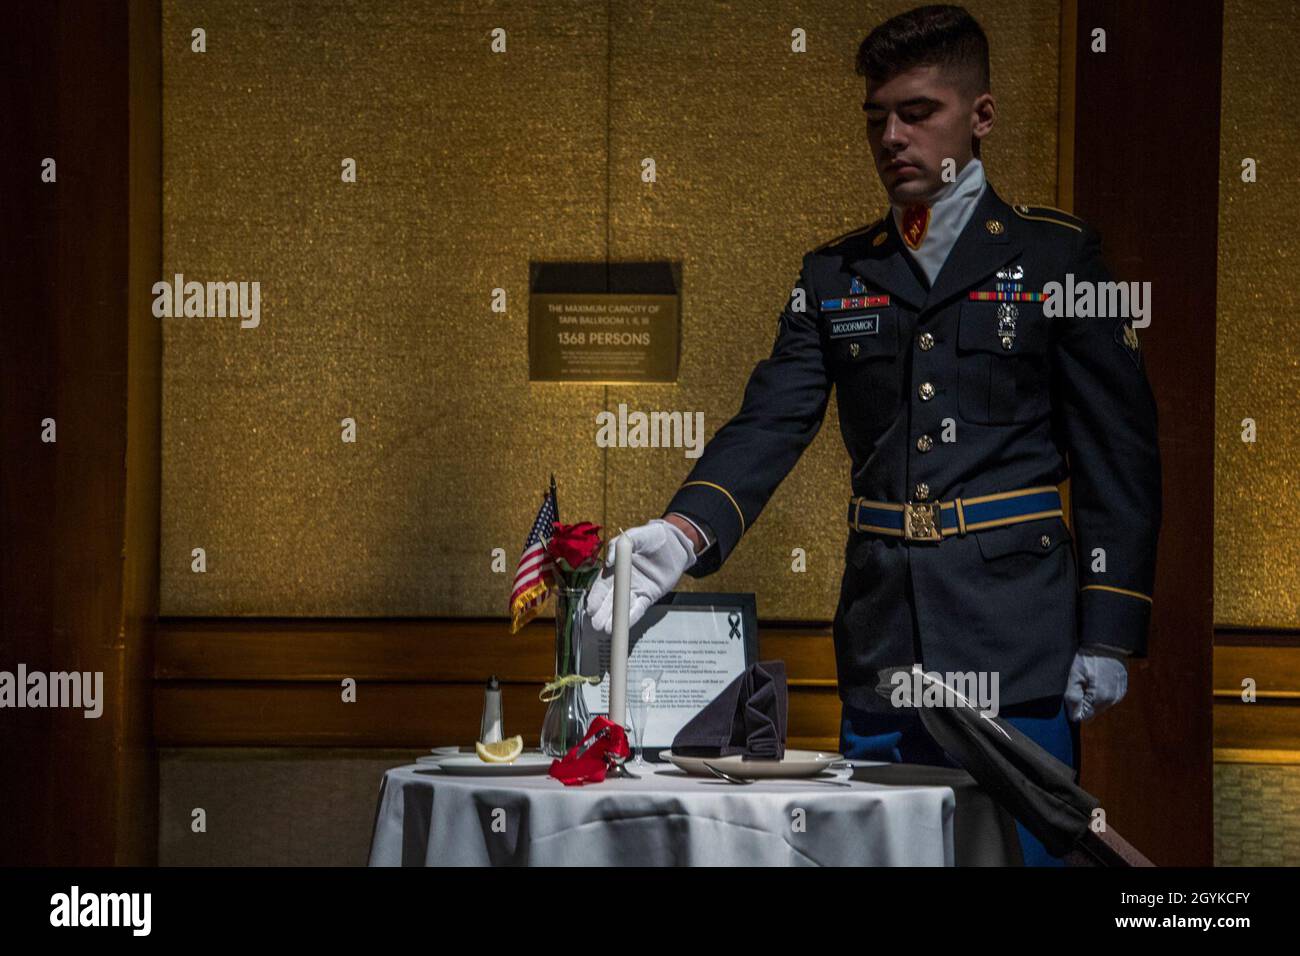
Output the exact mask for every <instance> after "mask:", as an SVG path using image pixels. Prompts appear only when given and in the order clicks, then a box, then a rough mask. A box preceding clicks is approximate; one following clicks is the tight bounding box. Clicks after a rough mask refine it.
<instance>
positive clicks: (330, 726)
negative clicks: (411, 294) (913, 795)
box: [154, 618, 1300, 764]
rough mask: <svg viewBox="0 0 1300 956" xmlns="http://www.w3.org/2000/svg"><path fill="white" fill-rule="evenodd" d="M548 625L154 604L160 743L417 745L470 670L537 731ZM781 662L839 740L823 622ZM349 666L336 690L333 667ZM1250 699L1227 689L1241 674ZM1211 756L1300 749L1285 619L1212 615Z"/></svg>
mask: <svg viewBox="0 0 1300 956" xmlns="http://www.w3.org/2000/svg"><path fill="white" fill-rule="evenodd" d="M552 635H553V632H552V626H551V622H550V620H549V619H543V620H539V621H534V622H533V623H532V624H530V625H529V626H528V627H526V628H524V629H523V631H521V632H520V633H519V634H517V635H511V634H509V633H508V632H507V629H506V626H505V624H504V623H503V622H502V621H499V620H492V619H456V620H392V619H376V620H369V619H348V620H314V619H301V618H293V619H283V618H256V619H254V618H163V619H162V620H160V621H159V627H158V643H157V646H156V648H155V655H154V656H155V662H154V663H155V668H154V676H155V681H156V682H155V689H154V724H155V733H156V735H157V742H158V744H159V745H160V746H164V747H167V746H259V747H266V746H319V747H380V748H383V747H424V746H432V745H433V743H435V742H443V743H463V744H468V743H471V742H472V741H473V740H474V738H475V736H476V735H477V733H478V719H479V709H480V707H481V706H482V692H483V682H484V681H485V680H486V678H487V676H488V675H489V674H493V673H495V674H496V675H497V676H498V677H499V678H500V679H501V681H502V684H503V693H504V707H505V713H506V721H507V730H508V732H511V733H514V732H518V733H520V734H522V735H523V737H524V740H525V742H526V743H528V744H529V745H535V744H536V743H537V729H538V728H539V727H540V725H541V720H542V713H543V711H544V709H545V705H544V704H543V703H542V702H541V701H540V700H539V699H538V697H537V691H538V689H539V688H540V687H541V686H542V684H543V683H544V682H545V680H546V679H547V677H548V676H549V674H550V670H551V667H550V665H551V662H552V653H553V651H552V641H553V636H552ZM761 656H762V657H763V658H778V659H781V660H784V661H785V662H786V667H787V668H788V673H789V679H790V691H791V692H790V739H791V745H792V746H797V747H818V748H834V747H836V746H838V726H839V698H838V694H837V692H836V684H835V652H834V648H833V645H832V641H831V632H830V625H829V624H793V623H779V624H774V625H769V626H766V627H763V628H762V629H761ZM348 677H351V678H353V679H354V680H356V682H357V699H356V703H354V704H345V703H343V699H342V681H343V680H344V679H345V678H348ZM1246 678H1251V679H1253V680H1254V682H1255V687H1256V695H1257V700H1256V702H1255V703H1245V702H1244V701H1243V700H1242V681H1243V680H1244V679H1246ZM1214 759H1215V762H1216V763H1296V764H1300V632H1263V631H1257V630H1246V629H1227V628H1221V629H1219V630H1218V631H1216V632H1215V648H1214Z"/></svg>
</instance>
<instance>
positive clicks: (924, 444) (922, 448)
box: [916, 435, 934, 452]
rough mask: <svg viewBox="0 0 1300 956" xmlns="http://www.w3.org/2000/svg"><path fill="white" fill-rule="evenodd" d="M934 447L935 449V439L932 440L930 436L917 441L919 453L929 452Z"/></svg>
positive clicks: (923, 436) (924, 436)
mask: <svg viewBox="0 0 1300 956" xmlns="http://www.w3.org/2000/svg"><path fill="white" fill-rule="evenodd" d="M933 447H934V439H933V438H931V437H930V436H929V435H922V436H921V437H920V438H918V439H917V440H916V450H917V451H919V452H927V451H929V450H930V449H931V448H933Z"/></svg>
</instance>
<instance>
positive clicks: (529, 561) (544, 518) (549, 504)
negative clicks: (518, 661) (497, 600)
mask: <svg viewBox="0 0 1300 956" xmlns="http://www.w3.org/2000/svg"><path fill="white" fill-rule="evenodd" d="M559 520H560V505H559V502H558V501H557V500H556V497H555V476H554V475H552V476H551V490H550V491H548V492H546V493H545V494H543V495H542V507H541V510H539V511H538V512H537V520H535V521H534V522H533V526H532V528H531V529H530V530H529V532H528V538H527V539H526V540H525V541H524V553H523V554H522V555H520V557H519V567H518V568H516V569H515V584H514V588H513V590H511V592H510V620H511V624H510V633H511V634H514V633H515V632H517V631H518V630H519V629H520V628H521V627H523V626H524V625H525V624H527V623H528V622H529V621H531V620H532V619H533V618H534V617H536V616H537V612H538V611H539V610H541V607H542V604H543V602H545V601H546V595H547V593H548V592H549V590H550V588H551V584H552V582H553V581H554V572H555V568H554V565H553V564H552V563H551V559H550V557H549V556H548V555H547V553H546V541H547V540H548V539H549V538H550V537H551V532H552V530H553V527H552V526H553V524H554V522H556V521H559Z"/></svg>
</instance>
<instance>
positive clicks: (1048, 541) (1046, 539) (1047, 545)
mask: <svg viewBox="0 0 1300 956" xmlns="http://www.w3.org/2000/svg"><path fill="white" fill-rule="evenodd" d="M1038 543H1039V544H1041V545H1042V546H1043V547H1044V548H1050V547H1051V546H1052V539H1051V538H1049V537H1048V536H1047V535H1043V536H1042V537H1041V538H1039V539H1038Z"/></svg>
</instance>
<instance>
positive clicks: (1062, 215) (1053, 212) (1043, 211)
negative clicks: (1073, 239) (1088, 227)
mask: <svg viewBox="0 0 1300 956" xmlns="http://www.w3.org/2000/svg"><path fill="white" fill-rule="evenodd" d="M1011 208H1012V209H1013V210H1015V213H1016V215H1017V216H1019V217H1020V218H1021V219H1034V220H1037V221H1039V222H1050V223H1054V224H1056V225H1058V226H1064V227H1065V228H1067V229H1073V230H1074V231H1075V232H1083V226H1084V222H1083V220H1082V219H1080V218H1079V217H1078V216H1076V215H1075V214H1074V213H1071V212H1066V211H1065V210H1064V209H1057V208H1056V207H1055V206H1027V205H1025V204H1024V203H1016V204H1015V205H1014V206H1012V207H1011Z"/></svg>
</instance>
